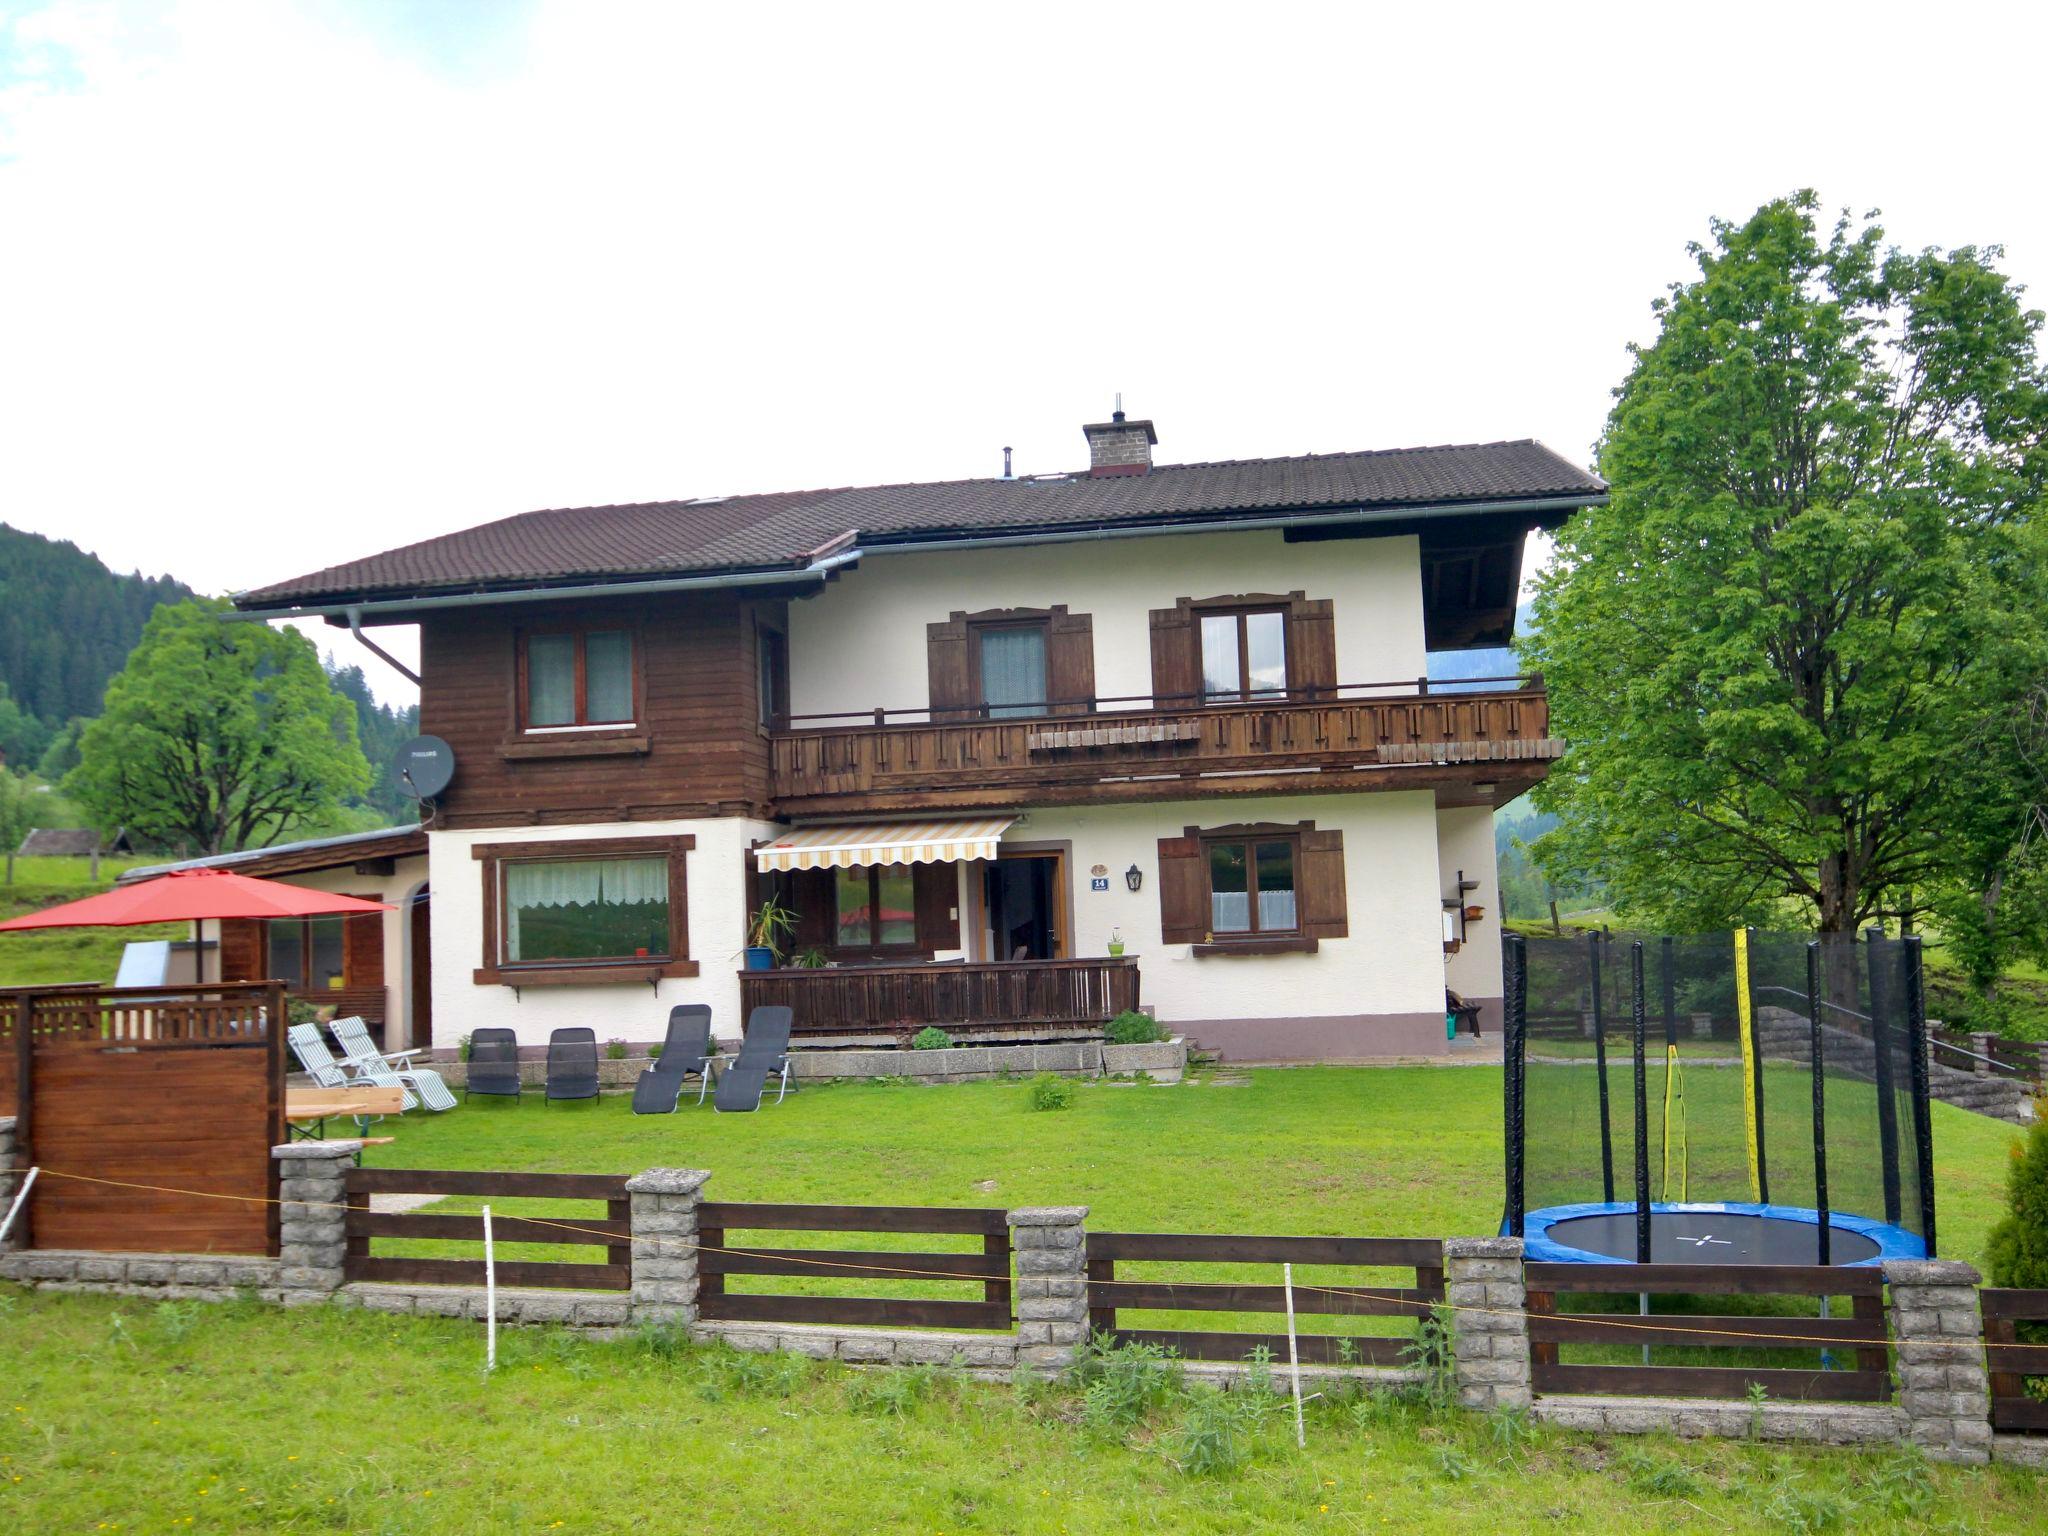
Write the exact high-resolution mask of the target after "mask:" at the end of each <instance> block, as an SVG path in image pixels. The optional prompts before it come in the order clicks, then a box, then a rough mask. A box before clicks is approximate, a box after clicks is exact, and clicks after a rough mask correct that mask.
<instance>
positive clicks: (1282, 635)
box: [1202, 608, 1287, 704]
mask: <svg viewBox="0 0 2048 1536" xmlns="http://www.w3.org/2000/svg"><path fill="white" fill-rule="evenodd" d="M1286 695H1287V612H1286V610H1285V609H1282V608H1256V609H1245V610H1241V611H1239V612H1236V613H1205V614H1203V615H1202V701H1203V702H1204V703H1207V704H1237V703H1246V702H1249V701H1251V700H1254V699H1277V698H1285V697H1286Z"/></svg>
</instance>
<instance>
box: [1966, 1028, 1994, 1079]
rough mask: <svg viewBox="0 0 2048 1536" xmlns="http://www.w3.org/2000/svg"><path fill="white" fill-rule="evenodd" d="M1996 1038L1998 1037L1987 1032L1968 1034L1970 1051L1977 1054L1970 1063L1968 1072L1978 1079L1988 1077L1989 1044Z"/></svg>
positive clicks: (1989, 1070) (1989, 1067)
mask: <svg viewBox="0 0 2048 1536" xmlns="http://www.w3.org/2000/svg"><path fill="white" fill-rule="evenodd" d="M1997 1038H1998V1036H1997V1035H1995V1034H1993V1033H1992V1032H1991V1031H1989V1030H1972V1031H1971V1032H1970V1049H1971V1050H1973V1051H1975V1052H1976V1053H1977V1059H1976V1060H1975V1061H1973V1062H1971V1063H1970V1070H1971V1071H1972V1072H1974V1073H1976V1074H1977V1076H1979V1077H1986V1076H1988V1075H1990V1072H1991V1062H1990V1060H1989V1057H1990V1055H1991V1042H1992V1041H1994V1040H1996V1039H1997Z"/></svg>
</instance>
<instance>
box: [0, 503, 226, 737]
mask: <svg viewBox="0 0 2048 1536" xmlns="http://www.w3.org/2000/svg"><path fill="white" fill-rule="evenodd" d="M191 595H192V590H191V588H189V587H187V586H186V585H185V584H184V583H183V582H181V581H175V580H173V579H172V578H170V577H168V576H141V575H134V576H121V575H117V574H115V573H114V572H113V571H110V570H108V569H107V568H106V566H104V565H103V564H101V563H100V561H99V560H98V559H96V558H95V557H94V556H92V555H89V554H87V553H85V552H84V551H83V550H81V549H79V548H78V546H77V545H75V544H71V543H68V542H60V541H58V540H54V539H46V538H43V537H42V536H41V535H40V534H34V533H24V532H22V531H21V530H20V529H18V528H10V527H8V526H7V525H6V524H4V523H0V751H4V752H5V753H6V754H7V760H8V762H9V763H10V764H12V765H14V766H16V767H18V768H32V767H34V766H35V765H36V763H37V762H38V761H39V760H40V758H41V757H42V755H43V753H44V751H45V750H46V749H47V748H48V747H49V745H50V742H51V741H52V739H53V738H54V737H55V736H56V735H57V733H58V732H59V731H60V730H61V729H62V728H63V726H64V723H65V722H66V721H67V720H71V719H73V718H75V717H78V716H91V715H96V714H98V713H99V711H100V695H101V694H102V692H103V691H104V690H105V688H106V686H107V679H108V678H110V677H112V676H113V675H114V674H115V673H116V672H118V671H120V670H121V664H122V663H123V662H124V661H126V660H127V659H128V653H129V652H130V651H131V650H133V649H134V648H135V642H136V641H137V640H139V639H141V638H142V626H143V624H144V623H145V622H147V620H148V618H149V615H150V611H151V610H152V609H154V608H155V607H156V605H157V604H158V603H175V602H179V601H181V600H182V599H184V598H188V597H190V596H191ZM10 706H12V707H10Z"/></svg>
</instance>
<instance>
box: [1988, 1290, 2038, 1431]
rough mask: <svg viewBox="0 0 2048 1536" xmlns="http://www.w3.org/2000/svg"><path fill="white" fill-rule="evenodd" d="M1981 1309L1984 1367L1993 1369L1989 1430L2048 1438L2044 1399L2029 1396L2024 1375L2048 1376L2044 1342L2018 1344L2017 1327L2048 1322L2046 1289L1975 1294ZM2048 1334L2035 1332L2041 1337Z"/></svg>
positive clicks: (1989, 1291) (1993, 1291) (1994, 1291)
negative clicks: (1980, 1302)
mask: <svg viewBox="0 0 2048 1536" xmlns="http://www.w3.org/2000/svg"><path fill="white" fill-rule="evenodd" d="M1977 1294H1978V1297H1979V1299H1980V1300H1981V1301H1982V1303H1983V1306H1984V1363H1985V1365H1986V1366H1988V1367H1989V1368H1990V1371H1991V1427H1992V1428H1993V1429H1996V1430H2004V1431H2016V1432H2031V1433H2034V1434H2048V1399H2043V1398H2038V1397H2029V1396H2028V1395H2027V1381H2026V1379H2027V1377H2029V1376H2048V1340H2044V1341H2043V1342H2039V1343H2033V1344H2031V1345H2021V1344H2020V1343H2019V1342H2018V1340H2019V1329H2018V1325H2019V1324H2020V1323H2036V1324H2039V1323H2048V1290H2040V1291H2021V1290H1998V1289H1992V1288H1989V1287H1987V1288H1986V1289H1984V1290H1982V1291H1979V1292H1978V1293H1977ZM2044 1334H2048V1330H2041V1329H2036V1330H2035V1337H2036V1338H2037V1339H2042V1338H2043V1335H2044Z"/></svg>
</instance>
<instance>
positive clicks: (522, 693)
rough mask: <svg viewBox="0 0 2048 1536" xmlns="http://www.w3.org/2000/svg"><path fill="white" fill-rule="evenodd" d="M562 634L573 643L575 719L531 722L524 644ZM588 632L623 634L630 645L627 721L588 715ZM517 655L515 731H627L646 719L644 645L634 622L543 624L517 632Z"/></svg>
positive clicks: (542, 735)
mask: <svg viewBox="0 0 2048 1536" xmlns="http://www.w3.org/2000/svg"><path fill="white" fill-rule="evenodd" d="M563 635H566V636H568V637H569V638H570V639H571V640H572V641H573V642H574V645H573V648H572V654H573V656H574V663H573V665H574V667H575V674H576V675H575V712H576V718H575V720H574V721H572V722H571V723H569V724H567V725H535V724H533V723H532V722H531V721H530V720H529V719H528V712H529V710H530V709H531V708H532V704H533V690H532V673H531V668H530V665H529V663H528V661H527V644H528V642H529V641H532V640H535V639H552V638H558V637H560V636H563ZM591 635H624V636H625V637H626V639H627V642H628V644H630V645H631V646H632V650H633V654H632V657H631V660H630V661H629V663H628V668H629V671H630V673H631V677H630V679H629V682H630V687H631V692H632V698H633V714H632V718H631V719H628V720H592V719H589V718H588V715H589V676H588V672H587V670H586V662H585V660H584V642H585V641H586V640H587V639H588V637H589V636H591ZM516 645H517V654H516V657H515V660H514V682H513V695H514V706H515V707H516V709H517V710H518V721H519V731H520V734H521V735H523V736H534V737H539V738H541V739H542V740H546V739H547V738H548V737H550V736H555V735H560V734H568V733H580V732H585V731H630V730H632V729H634V728H635V727H636V726H638V725H639V724H640V722H641V721H642V720H643V719H644V718H646V714H647V696H646V684H645V677H646V669H645V666H644V664H643V661H642V658H643V657H644V656H645V655H646V647H645V645H644V644H643V643H642V638H641V634H640V627H639V626H638V625H637V624H545V625H536V626H534V627H533V628H530V629H521V630H520V631H519V632H518V636H517V640H516Z"/></svg>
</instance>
